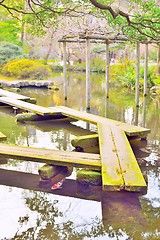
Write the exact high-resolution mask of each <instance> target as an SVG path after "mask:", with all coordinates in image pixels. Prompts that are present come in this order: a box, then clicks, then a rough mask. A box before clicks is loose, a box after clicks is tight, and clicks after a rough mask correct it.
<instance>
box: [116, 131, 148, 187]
mask: <svg viewBox="0 0 160 240" xmlns="http://www.w3.org/2000/svg"><path fill="white" fill-rule="evenodd" d="M112 134H113V137H114V142H115V146H116V151H117V155H118V158H119V162H120V166H121V169H122V175H123V178H124V182H125V190H129V191H137V192H140V191H146V188H147V185H146V182H145V180H144V177H143V174H142V172H141V170H140V167H139V165H138V163H137V160H136V158H135V155H134V153H133V151H132V148H131V146H130V143H129V141H128V139H127V137H126V134H125V133H124V132H123V131H121V130H119V129H117V128H112Z"/></svg>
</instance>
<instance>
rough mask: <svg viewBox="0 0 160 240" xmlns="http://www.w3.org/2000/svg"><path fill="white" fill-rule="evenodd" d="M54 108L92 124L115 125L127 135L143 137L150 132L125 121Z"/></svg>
mask: <svg viewBox="0 0 160 240" xmlns="http://www.w3.org/2000/svg"><path fill="white" fill-rule="evenodd" d="M56 108H57V109H59V110H60V111H61V113H62V114H64V115H65V116H68V117H72V118H76V119H77V120H82V121H86V122H89V123H93V124H97V123H104V124H106V125H108V126H111V127H117V128H119V129H121V130H123V131H125V133H126V134H127V135H128V136H136V137H139V138H144V137H146V136H147V134H148V133H150V129H147V128H143V127H139V126H135V125H130V124H127V123H123V122H120V121H116V120H112V119H109V118H104V117H100V116H96V115H93V114H90V113H86V112H81V111H77V110H74V109H71V108H68V107H64V106H57V107H56Z"/></svg>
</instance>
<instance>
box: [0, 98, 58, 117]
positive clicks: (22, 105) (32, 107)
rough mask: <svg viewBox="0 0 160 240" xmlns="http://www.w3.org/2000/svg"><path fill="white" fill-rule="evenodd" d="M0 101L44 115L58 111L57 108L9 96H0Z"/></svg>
mask: <svg viewBox="0 0 160 240" xmlns="http://www.w3.org/2000/svg"><path fill="white" fill-rule="evenodd" d="M0 102H3V103H5V104H8V105H10V106H14V107H17V108H20V109H24V110H27V111H30V112H34V113H36V114H39V115H42V116H46V115H54V114H57V113H59V114H60V112H59V110H57V109H56V108H55V109H54V110H53V109H50V108H45V107H41V106H38V105H35V104H32V103H28V102H24V101H21V100H17V99H14V98H10V97H0Z"/></svg>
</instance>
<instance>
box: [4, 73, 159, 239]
mask: <svg viewBox="0 0 160 240" xmlns="http://www.w3.org/2000/svg"><path fill="white" fill-rule="evenodd" d="M71 80H72V81H70V80H69V85H68V100H67V101H66V105H67V106H68V107H72V108H74V109H77V110H84V109H85V97H84V94H85V93H84V91H83V89H85V81H83V79H81V77H80V76H79V77H77V78H76V77H74V80H73V78H71ZM100 86H101V84H99V82H98V79H97V77H96V79H95V81H94V88H93V87H92V92H91V113H94V114H98V115H101V116H105V117H109V118H112V119H115V120H120V121H125V122H127V123H132V124H133V123H137V125H140V126H145V127H147V128H150V129H151V133H150V134H149V135H148V138H147V140H146V141H144V140H143V141H141V140H132V141H131V146H132V148H133V151H134V153H135V156H136V158H137V161H138V163H139V165H140V167H141V170H142V172H143V174H144V175H145V176H146V179H147V181H148V191H147V193H144V194H143V195H139V194H136V193H128V192H123V193H122V192H119V193H104V192H102V191H101V188H99V187H93V186H81V185H78V184H77V182H76V181H75V178H76V169H73V173H72V175H71V176H64V175H59V176H57V178H56V179H55V181H58V180H59V178H62V177H65V178H66V180H65V182H64V185H63V188H62V189H59V190H57V191H52V190H51V188H50V187H51V185H50V184H48V185H47V184H46V185H41V184H39V175H38V171H37V170H38V168H39V167H40V166H41V165H42V164H38V163H32V162H25V161H16V160H13V159H0V164H1V168H0V203H1V204H0V211H1V220H0V223H1V232H0V239H5V238H6V239H27V240H28V239H36V240H39V239H46V240H47V239H49V240H50V239H55V240H57V239H59V240H63V239H68V240H70V239H71V240H72V239H74V240H76V239H77V240H79V239H83V240H92V239H96V240H104V239H105V240H106V239H119V240H123V239H125V240H126V239H135V240H141V239H143V240H150V239H159V238H160V225H159V222H160V197H159V196H160V151H159V150H160V144H159V142H160V128H159V125H160V111H159V106H160V99H159V98H158V97H155V98H151V97H150V96H147V97H146V98H144V99H141V102H142V104H140V107H139V108H138V109H136V108H135V106H134V105H135V102H134V101H135V100H134V93H133V94H132V93H131V94H128V92H127V90H124V89H118V92H119V94H117V89H116V88H112V89H111V91H110V99H107V101H106V102H105V93H104V89H101V87H100ZM73 89H74V91H75V92H78V93H80V95H79V96H78V97H77V96H76V94H73ZM21 91H22V93H23V94H24V95H28V96H31V97H36V98H37V103H38V104H39V105H43V106H50V107H52V106H56V105H64V100H63V89H61V88H60V90H59V91H56V92H53V91H50V90H46V89H41V90H37V89H36V90H35V89H22V90H21ZM0 131H2V132H3V133H4V134H6V135H7V137H8V138H7V140H6V142H7V143H12V144H17V145H24V146H27V145H28V146H34V147H46V148H52V149H61V150H69V151H72V150H74V148H73V146H72V145H71V140H72V139H73V138H74V137H75V136H83V135H88V134H92V133H94V132H96V128H95V127H93V126H92V125H91V124H90V125H89V126H88V125H86V123H85V122H82V121H78V122H75V123H70V122H67V121H65V122H64V121H61V122H60V121H58V122H55V121H47V122H45V121H41V122H30V123H27V124H20V123H17V122H16V121H15V115H14V112H13V109H11V108H0ZM91 151H93V149H91ZM58 177H59V178H58ZM52 183H53V182H52ZM8 226H9V228H8Z"/></svg>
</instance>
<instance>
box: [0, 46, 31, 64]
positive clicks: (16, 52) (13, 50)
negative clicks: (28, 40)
mask: <svg viewBox="0 0 160 240" xmlns="http://www.w3.org/2000/svg"><path fill="white" fill-rule="evenodd" d="M24 57H26V56H25V54H24V53H23V51H22V49H21V48H20V47H19V46H17V45H15V44H11V43H5V42H2V43H0V64H1V65H2V64H4V63H6V62H8V61H9V60H11V59H15V58H19V59H20V58H24Z"/></svg>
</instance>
